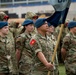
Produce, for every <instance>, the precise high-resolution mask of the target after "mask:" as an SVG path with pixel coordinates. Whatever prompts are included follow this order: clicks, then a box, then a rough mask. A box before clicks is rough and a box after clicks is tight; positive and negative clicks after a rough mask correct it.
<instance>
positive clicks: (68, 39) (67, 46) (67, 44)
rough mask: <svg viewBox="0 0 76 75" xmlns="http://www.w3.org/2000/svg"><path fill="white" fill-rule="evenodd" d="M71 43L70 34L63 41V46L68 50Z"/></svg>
mask: <svg viewBox="0 0 76 75" xmlns="http://www.w3.org/2000/svg"><path fill="white" fill-rule="evenodd" d="M69 45H70V37H69V36H65V37H64V39H63V42H62V48H64V49H66V50H68V48H69Z"/></svg>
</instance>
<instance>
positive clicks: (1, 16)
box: [0, 12, 9, 21]
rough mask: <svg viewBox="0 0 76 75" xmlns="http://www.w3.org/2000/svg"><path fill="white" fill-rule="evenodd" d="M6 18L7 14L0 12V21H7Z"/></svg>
mask: <svg viewBox="0 0 76 75" xmlns="http://www.w3.org/2000/svg"><path fill="white" fill-rule="evenodd" d="M8 19H9V16H8V15H6V14H5V13H4V12H0V21H8Z"/></svg>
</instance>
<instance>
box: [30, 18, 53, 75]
mask: <svg viewBox="0 0 76 75" xmlns="http://www.w3.org/2000/svg"><path fill="white" fill-rule="evenodd" d="M35 27H36V28H37V34H35V35H34V36H33V37H32V39H31V40H30V46H31V47H32V48H33V51H34V54H35V56H34V61H35V64H34V71H33V75H47V73H48V71H52V70H53V67H54V66H53V64H51V63H50V62H51V57H52V54H53V45H52V44H51V42H50V38H49V37H48V36H47V35H46V32H47V30H48V23H47V21H46V19H45V18H41V19H37V21H36V22H35ZM51 75H53V74H51Z"/></svg>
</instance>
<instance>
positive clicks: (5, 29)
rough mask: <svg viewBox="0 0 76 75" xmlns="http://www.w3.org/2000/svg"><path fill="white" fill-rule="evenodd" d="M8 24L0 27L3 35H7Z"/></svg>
mask: <svg viewBox="0 0 76 75" xmlns="http://www.w3.org/2000/svg"><path fill="white" fill-rule="evenodd" d="M8 30H9V28H8V26H4V27H3V28H1V29H0V32H1V33H2V34H3V35H7V34H8Z"/></svg>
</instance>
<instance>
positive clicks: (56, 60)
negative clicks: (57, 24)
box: [47, 23, 59, 75]
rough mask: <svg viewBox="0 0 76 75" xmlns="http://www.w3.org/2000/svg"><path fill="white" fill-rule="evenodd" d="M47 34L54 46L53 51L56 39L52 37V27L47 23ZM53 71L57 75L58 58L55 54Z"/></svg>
mask: <svg viewBox="0 0 76 75" xmlns="http://www.w3.org/2000/svg"><path fill="white" fill-rule="evenodd" d="M48 26H49V28H48V32H47V35H48V36H49V37H50V40H51V42H52V43H53V44H54V48H53V50H54V49H55V45H56V37H55V35H54V31H55V28H54V26H53V25H51V24H50V23H48ZM54 64H55V67H56V68H55V70H54V73H55V75H59V70H58V57H57V53H56V58H55V63H54Z"/></svg>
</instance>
